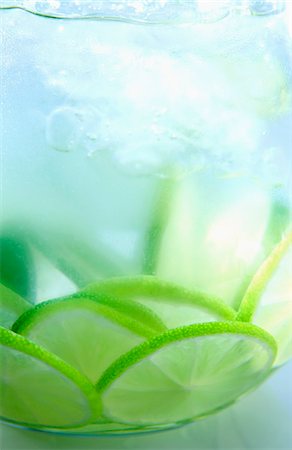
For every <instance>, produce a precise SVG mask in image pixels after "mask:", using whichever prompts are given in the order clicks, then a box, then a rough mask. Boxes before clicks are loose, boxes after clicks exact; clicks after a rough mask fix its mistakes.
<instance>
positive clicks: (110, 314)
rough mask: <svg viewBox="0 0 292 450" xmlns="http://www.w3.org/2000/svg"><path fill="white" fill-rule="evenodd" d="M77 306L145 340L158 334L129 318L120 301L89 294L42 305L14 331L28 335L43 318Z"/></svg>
mask: <svg viewBox="0 0 292 450" xmlns="http://www.w3.org/2000/svg"><path fill="white" fill-rule="evenodd" d="M76 305H78V306H81V307H85V308H87V309H89V310H91V311H93V312H95V313H97V314H101V315H102V316H103V317H105V318H107V319H109V320H111V321H113V322H115V323H117V324H119V325H122V326H123V327H125V328H127V329H129V330H130V331H133V332H134V333H136V334H138V335H139V336H142V337H144V338H151V337H153V336H154V335H155V334H157V333H156V332H155V331H153V330H152V329H151V328H149V327H148V326H147V325H146V326H145V325H144V324H143V323H141V322H139V321H135V320H133V319H132V318H131V317H129V316H127V315H126V311H127V308H125V309H124V313H123V312H122V311H123V309H122V308H121V302H119V301H118V300H115V299H114V298H112V297H109V296H105V295H100V296H99V297H97V296H91V295H89V294H87V293H81V294H78V295H77V294H76V295H73V296H68V297H62V298H59V299H55V300H48V301H46V302H43V303H40V304H38V305H37V306H35V307H34V308H32V309H30V310H28V311H26V312H25V313H24V314H22V316H20V317H19V318H18V319H17V321H16V322H15V323H14V324H13V327H12V330H13V331H14V332H15V333H19V334H22V333H23V332H25V333H28V332H29V331H30V330H31V329H32V328H33V327H34V326H35V324H36V323H39V322H40V320H42V318H46V317H47V316H48V315H49V314H54V313H55V312H58V311H59V310H60V308H62V309H63V310H65V309H67V310H68V311H69V310H71V309H72V308H75V307H76ZM116 305H117V306H116ZM115 306H116V308H115ZM127 307H128V308H130V307H131V302H130V301H128V302H127ZM164 329H165V328H164Z"/></svg>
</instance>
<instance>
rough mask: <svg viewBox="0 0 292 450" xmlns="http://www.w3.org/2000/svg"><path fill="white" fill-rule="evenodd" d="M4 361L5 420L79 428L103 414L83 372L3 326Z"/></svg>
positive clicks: (0, 354) (0, 409)
mask: <svg viewBox="0 0 292 450" xmlns="http://www.w3.org/2000/svg"><path fill="white" fill-rule="evenodd" d="M0 363H1V378H0V380H1V382H0V385H1V405H0V416H1V417H2V418H3V419H4V420H8V421H10V422H17V423H21V424H24V425H28V426H45V427H68V426H69V427H75V426H81V425H85V424H87V423H89V422H92V421H93V420H95V419H96V418H98V416H99V415H100V413H101V403H100V398H99V396H98V394H97V393H96V392H95V390H94V387H93V386H92V385H91V384H90V383H89V381H88V380H87V379H86V378H85V377H84V376H83V375H81V374H80V373H79V372H78V371H77V370H75V369H74V368H73V367H71V366H69V365H68V364H66V363H65V362H64V361H62V360H60V359H59V358H58V357H57V356H55V355H52V354H51V353H49V352H48V351H47V350H45V349H43V348H41V347H39V346H38V345H36V344H34V343H33V342H31V341H29V340H27V339H25V338H24V337H22V336H19V335H17V334H15V333H13V332H12V331H10V330H7V329H5V328H2V327H0Z"/></svg>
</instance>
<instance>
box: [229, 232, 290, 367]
mask: <svg viewBox="0 0 292 450" xmlns="http://www.w3.org/2000/svg"><path fill="white" fill-rule="evenodd" d="M291 280H292V232H289V233H287V234H286V236H284V238H283V239H282V240H281V241H280V242H279V243H278V244H277V245H276V246H275V247H274V249H273V251H272V252H271V254H270V255H269V257H268V258H267V259H266V260H265V261H264V262H263V263H262V265H261V266H260V267H259V269H258V270H257V272H256V274H255V275H254V277H253V279H252V281H251V283H250V285H249V286H248V288H247V290H246V293H245V295H244V297H243V299H242V302H241V305H240V309H239V312H238V315H237V319H238V320H241V321H253V322H254V323H255V324H257V325H259V326H261V327H262V328H264V329H265V330H267V331H268V332H269V333H271V334H272V335H273V336H274V337H275V339H276V341H277V344H278V355H277V358H276V361H275V365H280V364H283V363H284V362H286V361H287V360H288V359H289V358H291V356H292V332H291V329H292V301H291V298H290V297H291V289H292V281H291Z"/></svg>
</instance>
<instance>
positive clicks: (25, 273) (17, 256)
mask: <svg viewBox="0 0 292 450" xmlns="http://www.w3.org/2000/svg"><path fill="white" fill-rule="evenodd" d="M14 234H15V236H16V237H15V236H14ZM0 254H1V267H0V281H1V283H3V284H5V286H7V287H9V288H10V289H12V290H13V291H14V292H16V293H17V294H19V295H20V296H21V297H23V298H25V299H26V300H29V301H31V302H32V303H33V301H34V299H35V287H36V286H35V270H34V261H33V257H32V253H31V249H30V247H29V246H28V245H27V243H26V242H25V241H24V240H23V239H21V238H19V237H17V234H16V232H15V233H4V234H3V235H2V236H1V237H0Z"/></svg>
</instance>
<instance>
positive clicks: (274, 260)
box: [236, 231, 292, 322]
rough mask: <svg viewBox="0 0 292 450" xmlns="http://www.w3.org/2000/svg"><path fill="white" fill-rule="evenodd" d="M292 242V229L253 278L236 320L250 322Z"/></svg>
mask: <svg viewBox="0 0 292 450" xmlns="http://www.w3.org/2000/svg"><path fill="white" fill-rule="evenodd" d="M291 244H292V231H290V232H289V233H287V234H286V235H285V236H284V237H283V239H282V240H281V241H280V242H279V243H278V244H277V245H276V247H274V249H273V250H272V252H271V254H270V255H269V256H268V257H267V259H266V260H265V261H264V262H263V263H262V264H261V266H260V267H259V268H258V270H257V272H256V273H255V275H254V277H253V279H252V280H251V282H250V284H249V286H248V288H247V290H246V292H245V294H244V296H243V298H242V301H241V304H240V307H239V311H238V314H237V316H236V320H238V321H241V322H250V321H251V320H252V319H253V316H254V314H255V312H256V309H257V307H258V304H259V303H260V299H261V297H262V295H263V293H264V291H265V289H266V287H267V285H268V283H269V281H270V280H271V278H272V276H273V274H274V273H275V271H276V270H277V268H278V266H279V264H280V262H281V260H282V258H283V256H284V255H285V253H286V252H287V251H288V249H289V247H290V246H291Z"/></svg>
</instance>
